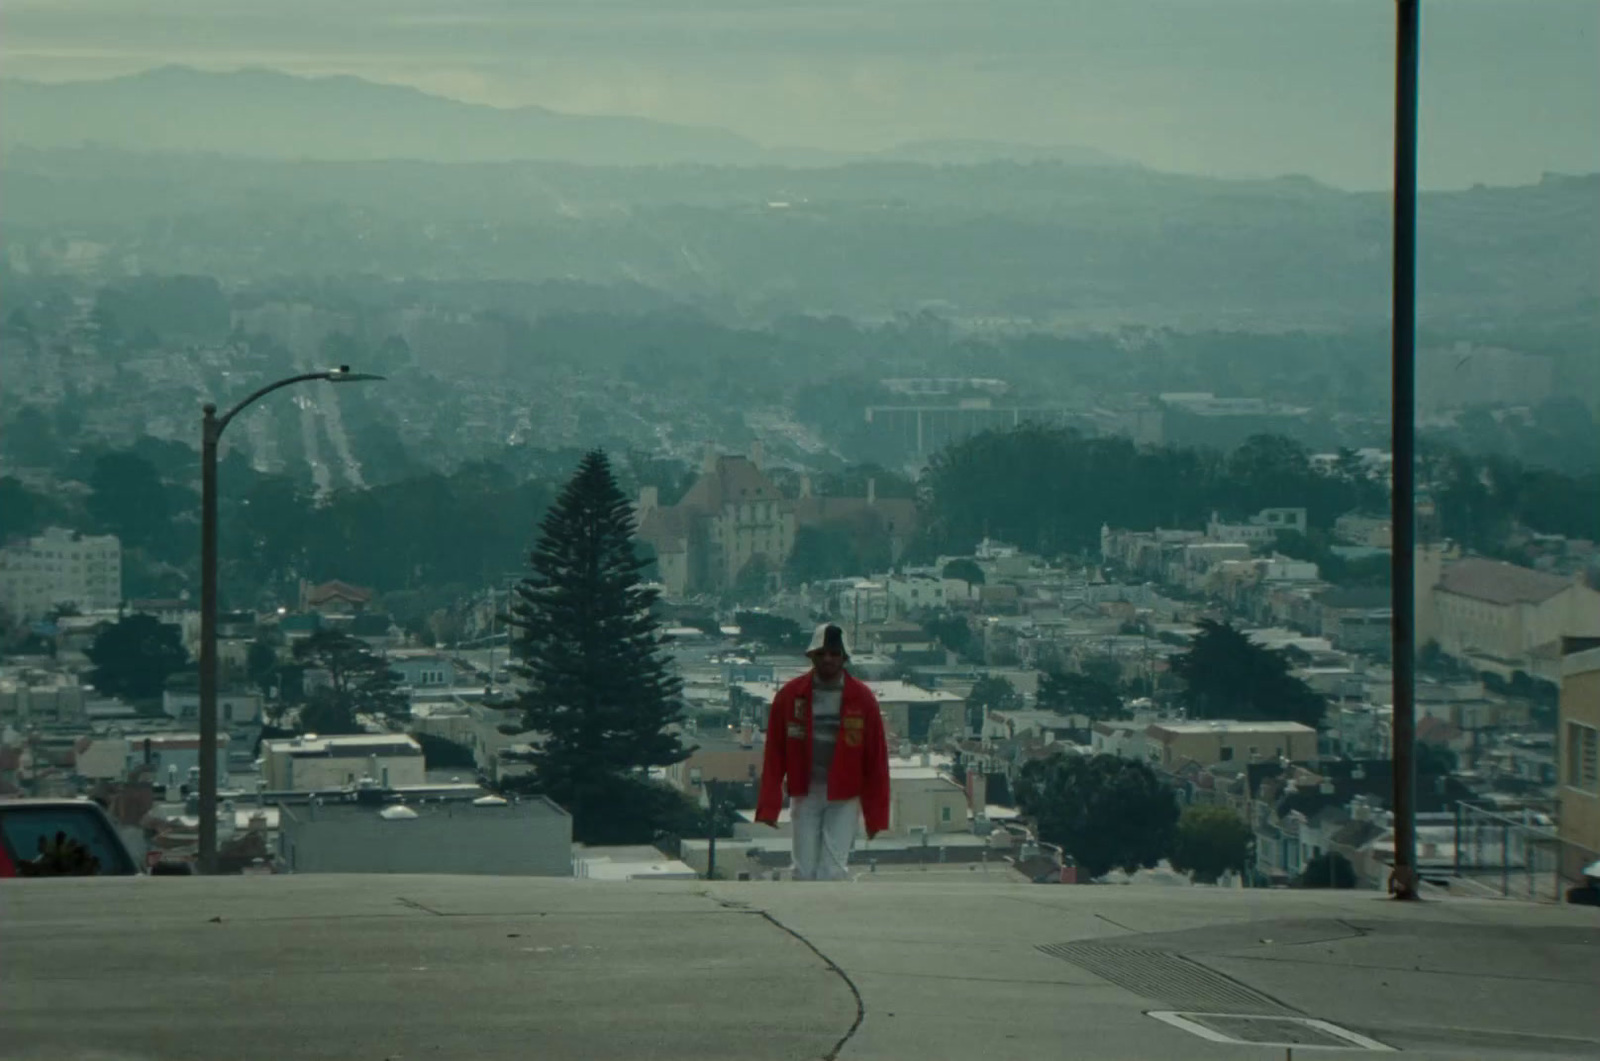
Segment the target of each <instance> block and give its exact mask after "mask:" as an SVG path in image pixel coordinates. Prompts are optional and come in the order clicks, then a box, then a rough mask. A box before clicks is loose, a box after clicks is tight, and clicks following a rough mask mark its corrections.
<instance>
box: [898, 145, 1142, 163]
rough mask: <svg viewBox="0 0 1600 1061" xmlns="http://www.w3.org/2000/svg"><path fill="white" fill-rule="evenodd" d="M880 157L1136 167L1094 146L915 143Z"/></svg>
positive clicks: (899, 159)
mask: <svg viewBox="0 0 1600 1061" xmlns="http://www.w3.org/2000/svg"><path fill="white" fill-rule="evenodd" d="M877 157H878V158H880V159H886V160H891V161H895V162H922V163H927V164H929V165H935V166H974V165H983V164H985V163H989V162H1057V163H1060V164H1062V165H1067V166H1131V165H1134V163H1132V162H1129V161H1128V160H1126V159H1121V158H1118V157H1117V156H1115V155H1110V154H1107V153H1106V152H1104V151H1100V150H1098V149H1096V148H1092V147H1080V146H1077V145H1073V144H1063V145H1050V144H1008V143H1003V142H1001V141H998V140H912V141H909V142H907V143H904V144H899V145H897V146H895V147H892V148H889V149H888V150H887V151H880V152H879V153H878V155H877Z"/></svg>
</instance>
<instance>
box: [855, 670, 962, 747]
mask: <svg viewBox="0 0 1600 1061" xmlns="http://www.w3.org/2000/svg"><path fill="white" fill-rule="evenodd" d="M872 692H873V694H874V695H875V696H877V698H878V707H879V709H880V710H881V711H882V712H883V725H884V729H885V730H887V731H888V733H889V737H890V740H891V741H893V740H908V741H911V742H912V743H913V744H926V743H928V742H929V741H933V740H937V739H939V738H941V737H955V736H959V735H961V734H963V733H965V732H966V728H967V719H966V711H967V701H966V699H965V698H963V697H961V696H957V695H956V694H955V693H953V692H950V691H948V690H944V689H924V688H922V687H920V686H917V685H912V684H911V683H910V682H901V681H881V682H873V683H872Z"/></svg>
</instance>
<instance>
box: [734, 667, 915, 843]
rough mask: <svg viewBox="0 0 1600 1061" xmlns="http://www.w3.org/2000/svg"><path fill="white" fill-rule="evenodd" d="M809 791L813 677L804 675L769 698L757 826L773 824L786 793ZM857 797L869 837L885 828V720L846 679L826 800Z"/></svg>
mask: <svg viewBox="0 0 1600 1061" xmlns="http://www.w3.org/2000/svg"><path fill="white" fill-rule="evenodd" d="M785 777H787V778H788V782H789V783H788V785H787V786H785V785H784V778H785ZM810 788H811V673H810V672H807V673H805V674H802V675H801V676H800V677H798V678H796V679H794V680H793V681H791V682H789V683H788V684H787V685H785V686H784V687H783V688H782V689H779V690H778V695H777V696H775V697H773V698H772V711H771V714H770V715H768V717H767V748H766V755H765V756H764V758H763V760H762V764H761V797H760V799H759V800H757V802H756V821H758V822H766V823H767V824H768V825H777V824H778V811H779V810H780V809H781V808H782V807H783V794H784V792H785V790H786V789H787V791H788V793H789V795H790V796H803V795H805V794H806V793H807V792H808V791H809V790H810ZM856 797H860V799H861V816H862V818H864V819H865V821H866V825H867V835H868V836H872V835H873V834H875V833H880V832H882V831H883V830H885V829H887V828H888V827H889V744H888V741H886V740H885V739H884V736H883V715H882V714H881V713H880V712H879V711H878V698H877V697H875V696H873V695H872V690H871V689H868V688H867V686H866V684H865V683H863V682H861V681H858V680H857V679H855V678H852V677H851V676H850V675H849V674H846V675H845V676H844V693H843V694H842V695H841V696H840V698H839V740H838V742H837V743H835V745H834V749H833V765H832V766H831V767H829V769H828V798H829V799H854V798H856Z"/></svg>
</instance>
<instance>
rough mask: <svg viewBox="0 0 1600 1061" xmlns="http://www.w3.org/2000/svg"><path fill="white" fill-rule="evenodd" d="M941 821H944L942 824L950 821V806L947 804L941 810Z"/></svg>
mask: <svg viewBox="0 0 1600 1061" xmlns="http://www.w3.org/2000/svg"><path fill="white" fill-rule="evenodd" d="M939 820H940V821H942V822H947V821H949V820H950V806H949V804H946V805H945V806H943V807H940V808H939Z"/></svg>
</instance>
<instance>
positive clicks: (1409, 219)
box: [1389, 0, 1420, 899]
mask: <svg viewBox="0 0 1600 1061" xmlns="http://www.w3.org/2000/svg"><path fill="white" fill-rule="evenodd" d="M1418 4H1419V0H1395V93H1394V266H1393V270H1394V271H1393V277H1392V280H1393V299H1394V311H1393V312H1394V315H1393V332H1392V336H1391V338H1392V350H1391V365H1390V368H1391V371H1392V376H1393V379H1392V394H1391V398H1390V415H1391V417H1392V420H1393V423H1392V436H1393V444H1392V446H1391V450H1392V454H1393V461H1392V465H1391V467H1392V478H1393V488H1392V490H1391V497H1390V503H1391V514H1390V526H1391V528H1392V529H1393V540H1392V542H1391V548H1392V554H1391V557H1390V562H1391V567H1390V592H1391V593H1392V595H1393V596H1392V612H1393V614H1394V624H1393V630H1392V633H1393V636H1394V648H1393V652H1394V658H1393V668H1394V689H1393V697H1392V699H1393V701H1394V871H1393V872H1392V873H1391V875H1390V878H1389V893H1390V894H1391V895H1393V896H1394V897H1395V898H1396V899H1415V898H1417V884H1418V879H1417V836H1416V788H1417V775H1416V758H1415V755H1414V745H1415V739H1416V715H1415V711H1416V707H1415V704H1414V702H1413V695H1414V692H1415V681H1416V675H1415V668H1416V654H1415V653H1416V647H1415V640H1416V630H1415V622H1416V599H1415V596H1414V594H1415V591H1416V590H1415V583H1416V556H1415V550H1416V481H1415V480H1416V404H1417V401H1416V349H1415V346H1416V295H1417V292H1416V270H1417V53H1418V48H1419V43H1418V31H1419V21H1420V20H1419V14H1418Z"/></svg>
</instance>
